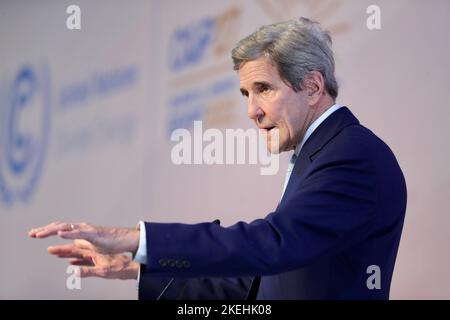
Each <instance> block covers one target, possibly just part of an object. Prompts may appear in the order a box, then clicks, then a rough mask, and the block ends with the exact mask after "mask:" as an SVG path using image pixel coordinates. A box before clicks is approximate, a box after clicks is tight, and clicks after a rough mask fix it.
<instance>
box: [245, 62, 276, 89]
mask: <svg viewBox="0 0 450 320" xmlns="http://www.w3.org/2000/svg"><path fill="white" fill-rule="evenodd" d="M239 82H240V86H241V88H248V87H250V86H251V85H252V84H253V83H255V82H269V83H273V84H276V83H278V82H281V78H280V76H279V74H278V70H277V68H276V67H275V66H273V65H272V64H271V63H270V62H268V61H267V59H266V58H259V59H257V60H252V61H248V62H246V63H244V65H243V66H242V67H241V68H240V69H239Z"/></svg>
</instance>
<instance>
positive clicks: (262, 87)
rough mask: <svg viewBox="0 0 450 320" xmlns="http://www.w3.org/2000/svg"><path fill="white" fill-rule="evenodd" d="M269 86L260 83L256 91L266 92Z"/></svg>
mask: <svg viewBox="0 0 450 320" xmlns="http://www.w3.org/2000/svg"><path fill="white" fill-rule="evenodd" d="M269 89H270V88H269V86H266V85H262V86H259V87H258V92H259V93H264V92H267V91H269Z"/></svg>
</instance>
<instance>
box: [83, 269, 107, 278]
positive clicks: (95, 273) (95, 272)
mask: <svg viewBox="0 0 450 320" xmlns="http://www.w3.org/2000/svg"><path fill="white" fill-rule="evenodd" d="M78 274H79V276H80V277H81V278H89V277H99V278H110V277H111V274H110V273H109V272H108V268H104V267H80V268H79V271H78Z"/></svg>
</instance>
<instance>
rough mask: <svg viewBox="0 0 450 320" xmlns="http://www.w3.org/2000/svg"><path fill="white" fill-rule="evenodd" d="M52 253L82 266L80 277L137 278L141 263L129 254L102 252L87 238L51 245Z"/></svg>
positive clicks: (49, 249) (50, 250)
mask: <svg viewBox="0 0 450 320" xmlns="http://www.w3.org/2000/svg"><path fill="white" fill-rule="evenodd" d="M48 252H49V253H50V254H53V255H56V256H58V257H60V258H69V263H70V264H71V265H76V266H80V268H79V271H78V272H79V275H80V277H82V278H84V277H100V278H106V279H122V280H125V279H137V277H138V273H139V263H137V262H134V261H133V260H132V258H131V257H130V256H129V255H126V254H115V255H107V254H101V253H99V252H98V251H97V248H96V246H94V245H93V244H92V243H90V242H88V241H86V240H75V241H74V242H73V243H70V244H65V245H58V246H51V247H49V248H48Z"/></svg>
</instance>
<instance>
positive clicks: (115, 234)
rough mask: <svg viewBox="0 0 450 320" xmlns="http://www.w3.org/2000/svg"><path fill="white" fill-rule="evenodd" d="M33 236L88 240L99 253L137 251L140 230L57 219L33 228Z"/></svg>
mask: <svg viewBox="0 0 450 320" xmlns="http://www.w3.org/2000/svg"><path fill="white" fill-rule="evenodd" d="M28 235H29V236H30V237H32V238H47V237H49V236H53V235H58V236H60V237H61V238H63V239H73V240H75V239H82V240H87V241H89V242H90V244H92V245H93V246H94V247H95V250H96V251H97V252H99V253H105V254H115V253H123V252H131V253H133V254H135V253H136V251H137V248H138V245H139V230H137V229H132V228H108V227H100V226H94V225H91V224H88V223H84V222H82V223H67V222H60V221H56V222H53V223H50V224H48V225H46V226H43V227H39V228H34V229H31V230H30V232H28Z"/></svg>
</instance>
